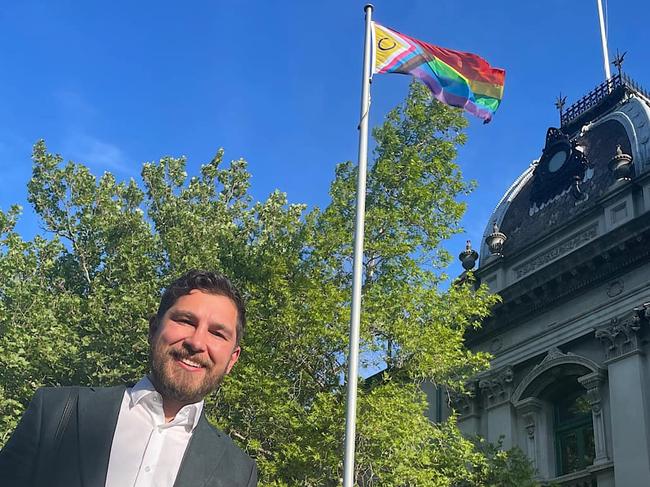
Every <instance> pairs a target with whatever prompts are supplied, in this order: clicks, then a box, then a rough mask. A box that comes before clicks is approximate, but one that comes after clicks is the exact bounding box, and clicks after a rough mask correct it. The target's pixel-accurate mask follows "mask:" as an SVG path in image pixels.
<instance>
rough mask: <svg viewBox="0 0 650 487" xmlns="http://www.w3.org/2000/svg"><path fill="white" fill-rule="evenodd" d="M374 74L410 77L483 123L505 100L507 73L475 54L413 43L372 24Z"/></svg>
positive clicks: (409, 38) (413, 41)
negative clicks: (502, 100)
mask: <svg viewBox="0 0 650 487" xmlns="http://www.w3.org/2000/svg"><path fill="white" fill-rule="evenodd" d="M373 24H374V26H373V31H372V32H373V42H372V45H373V46H374V49H373V56H374V63H373V64H374V72H375V73H400V74H410V75H412V76H415V77H416V78H418V79H419V80H421V81H422V82H423V83H424V84H425V85H427V86H428V87H429V89H430V90H431V92H432V93H433V96H435V97H436V98H437V99H438V100H440V101H441V102H443V103H445V104H447V105H451V106H453V107H460V108H463V109H465V110H466V111H468V112H469V113H472V114H474V115H476V116H477V117H479V118H481V119H483V120H484V122H485V123H487V122H489V121H490V120H492V115H493V114H494V112H495V111H496V109H497V108H498V107H499V104H500V103H501V98H503V85H504V81H505V76H506V72H505V70H503V69H500V68H493V67H492V66H490V65H489V64H488V63H487V61H486V60H485V59H483V58H481V57H479V56H477V55H476V54H471V53H468V52H461V51H454V50H452V49H445V48H444V47H438V46H434V45H432V44H428V43H426V42H422V41H419V40H417V39H413V38H412V37H409V36H406V35H404V34H400V33H399V32H396V31H394V30H392V29H389V28H387V27H384V26H382V25H379V24H377V23H376V22H373Z"/></svg>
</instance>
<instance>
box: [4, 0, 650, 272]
mask: <svg viewBox="0 0 650 487" xmlns="http://www.w3.org/2000/svg"><path fill="white" fill-rule="evenodd" d="M364 3H365V2H362V1H357V0H332V1H329V2H298V1H294V2H289V1H267V2H244V1H237V0H230V1H217V0H212V1H207V0H203V1H200V0H197V1H194V2H182V3H181V2H171V1H160V0H159V1H155V2H154V1H149V0H143V1H137V2H133V1H122V0H116V1H113V2H87V1H81V0H77V1H65V0H59V1H56V2H52V1H45V0H41V1H34V0H23V1H21V2H4V3H3V5H2V6H0V45H1V46H2V69H0V90H1V93H2V103H0V208H2V209H7V208H8V207H9V205H10V204H12V203H19V204H21V205H23V206H24V207H25V213H24V215H23V217H22V219H21V222H20V225H19V230H20V232H21V233H22V234H23V235H24V237H25V238H31V237H32V236H33V235H34V233H35V232H38V231H39V229H38V222H37V220H36V219H35V217H34V215H33V213H31V211H30V209H29V208H28V204H27V202H26V185H27V182H28V180H29V178H30V171H31V161H30V153H31V147H32V145H33V143H34V142H35V141H36V140H38V139H40V138H44V139H45V140H46V142H47V144H48V147H49V149H50V150H51V151H53V152H58V153H61V154H62V155H63V156H64V158H65V159H72V160H75V161H78V162H83V163H85V164H87V165H88V166H89V167H91V169H92V170H93V172H94V173H95V174H98V175H99V174H102V173H103V172H104V171H111V172H113V173H114V174H115V175H116V176H117V177H118V178H129V177H135V178H136V179H137V177H138V174H139V171H140V167H141V164H142V163H143V162H146V161H152V160H158V159H159V158H160V157H162V156H165V155H174V156H178V155H186V156H187V157H188V158H189V171H188V172H190V173H192V171H196V168H197V167H198V166H199V165H200V164H201V163H204V162H206V161H208V160H209V159H210V158H211V157H212V156H213V155H214V153H215V152H216V150H217V149H218V148H219V147H223V148H224V149H225V151H226V159H228V160H231V159H238V158H240V157H243V158H244V159H246V160H247V161H248V162H249V169H250V171H251V173H252V175H253V179H252V184H253V186H252V191H253V194H254V197H255V198H257V199H263V198H265V197H266V196H267V195H268V194H269V193H270V192H271V191H273V190H274V189H276V188H279V189H281V190H282V191H285V192H286V193H288V196H289V200H290V201H292V202H304V203H307V204H308V205H319V206H321V207H322V206H325V205H326V204H327V202H328V194H327V191H328V187H329V184H330V182H331V180H332V177H333V174H334V166H335V164H336V163H338V162H341V161H344V160H355V159H356V154H357V144H358V138H357V131H356V126H357V124H358V116H359V96H360V74H361V57H362V43H363V23H364V16H363V5H364ZM603 3H604V4H606V3H607V2H606V1H604V2H603ZM488 4H489V7H487V5H488ZM488 4H486V2H479V1H473V0H471V1H464V2H459V1H457V0H439V1H432V0H419V1H417V0H415V1H400V2H397V1H388V0H376V1H375V2H374V5H375V11H374V18H375V20H377V21H378V22H380V23H382V24H384V25H387V26H390V27H392V28H394V29H396V30H398V31H401V32H403V33H405V34H408V35H410V36H412V37H416V38H420V39H422V40H425V41H428V42H431V43H433V44H439V45H441V46H444V47H449V48H452V49H458V50H464V51H471V52H474V53H477V54H479V55H481V56H483V57H484V58H485V59H487V60H488V61H489V62H490V63H491V64H493V65H495V66H499V67H503V68H505V69H506V71H507V74H506V86H505V95H504V100H503V103H502V105H501V107H500V108H499V111H498V112H497V114H496V116H495V117H494V120H493V122H492V123H491V124H489V125H482V124H481V121H480V120H477V119H472V120H470V126H469V129H468V137H469V140H468V143H467V145H466V146H465V147H464V148H463V149H462V150H461V152H460V154H459V158H458V162H459V164H460V165H461V168H462V170H463V172H464V174H465V176H466V177H467V178H471V179H474V180H476V181H477V183H478V189H477V190H476V191H475V193H474V194H473V195H472V196H471V197H470V198H469V199H468V204H469V208H468V212H467V215H466V217H465V219H464V226H465V228H466V233H465V234H463V235H460V236H458V237H457V238H454V239H453V240H452V241H451V242H449V244H448V248H449V249H450V250H451V251H452V252H453V253H454V254H457V253H458V252H460V250H462V248H463V245H464V241H465V239H467V238H469V239H471V240H472V241H473V242H474V246H475V247H478V246H479V241H480V239H481V236H482V233H483V228H484V226H485V224H486V223H487V220H488V218H489V216H490V213H491V211H492V209H493V208H494V206H495V205H496V203H497V202H498V200H499V198H500V197H501V195H502V194H503V192H504V191H505V190H506V189H507V188H508V186H509V185H510V183H511V182H512V181H513V180H514V179H515V178H516V177H517V176H518V175H519V174H520V173H521V172H522V171H523V170H524V169H525V168H526V167H527V166H528V165H529V164H530V162H531V161H532V160H533V159H535V158H537V157H538V156H539V154H540V151H541V149H542V147H543V145H544V137H545V134H546V129H547V128H548V127H549V126H557V125H558V118H559V117H558V113H557V111H556V109H555V107H554V100H555V98H556V97H557V95H558V94H559V93H560V92H562V94H564V95H566V96H567V101H568V103H569V104H570V103H572V102H574V101H577V99H578V98H580V97H581V96H582V95H584V94H586V93H587V92H588V91H589V90H591V89H592V88H593V87H595V86H596V85H597V84H598V83H600V82H601V81H602V80H603V78H604V74H603V61H602V51H601V48H600V34H599V27H598V15H597V9H596V2H595V0H546V1H544V2H526V1H511V0H503V1H500V0H495V1H493V2H488ZM607 14H608V34H609V48H610V54H611V56H613V54H614V52H615V51H616V49H617V48H618V49H620V50H621V51H628V54H627V57H626V62H625V66H624V70H625V71H626V72H627V73H628V74H629V75H631V76H632V77H633V78H634V79H636V80H637V81H638V82H640V83H641V84H642V85H644V86H646V87H650V63H648V47H647V46H650V29H648V28H647V24H648V20H650V2H648V1H647V0H630V1H625V0H619V1H618V2H611V3H610V4H609V5H608V8H607ZM408 83H409V78H408V77H407V76H399V75H382V76H376V77H375V78H374V82H373V86H372V107H371V112H370V122H371V126H374V125H378V124H379V123H381V121H382V119H383V117H384V116H385V114H386V113H387V112H388V110H389V109H390V108H391V107H392V106H394V105H395V104H397V103H399V102H400V101H401V100H402V99H403V98H404V96H405V95H406V93H407V89H408ZM460 270H461V269H460V266H459V265H458V264H455V265H454V267H452V269H451V273H452V274H457V273H459V272H460Z"/></svg>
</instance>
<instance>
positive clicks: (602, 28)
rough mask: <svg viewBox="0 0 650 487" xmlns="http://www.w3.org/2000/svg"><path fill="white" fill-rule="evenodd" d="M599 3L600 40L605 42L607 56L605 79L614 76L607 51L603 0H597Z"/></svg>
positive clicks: (604, 50)
mask: <svg viewBox="0 0 650 487" xmlns="http://www.w3.org/2000/svg"><path fill="white" fill-rule="evenodd" d="M596 2H597V3H598V18H599V20H600V40H601V42H602V43H603V57H604V58H605V81H607V80H608V79H609V78H611V77H612V74H611V73H610V71H609V52H607V33H606V32H605V19H604V18H603V1H602V0H596Z"/></svg>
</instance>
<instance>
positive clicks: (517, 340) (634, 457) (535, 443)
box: [453, 72, 650, 487]
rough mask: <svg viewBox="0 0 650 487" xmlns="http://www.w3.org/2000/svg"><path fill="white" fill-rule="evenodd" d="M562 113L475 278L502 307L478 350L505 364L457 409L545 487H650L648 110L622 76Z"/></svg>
mask: <svg viewBox="0 0 650 487" xmlns="http://www.w3.org/2000/svg"><path fill="white" fill-rule="evenodd" d="M562 104H563V102H561V103H560V111H561V126H560V127H559V128H550V129H548V132H547V135H546V145H545V147H544V149H543V151H542V154H541V155H540V157H539V159H538V160H536V161H534V162H533V163H532V164H531V165H530V167H528V168H527V169H526V170H525V171H524V172H523V174H522V175H521V176H520V177H519V178H518V179H517V180H516V181H515V182H514V184H512V186H511V187H510V188H509V189H508V190H507V191H506V193H505V194H504V196H503V198H502V199H501V201H500V203H499V204H498V206H497V208H496V209H495V211H494V213H493V215H492V217H491V219H490V221H489V222H488V224H487V227H486V231H485V235H484V241H483V243H482V246H481V248H480V265H479V267H478V268H477V269H476V270H475V275H476V277H477V279H478V281H479V282H481V283H485V284H487V285H488V286H489V288H490V289H491V290H492V291H493V292H496V293H499V294H500V295H501V297H502V302H501V303H500V304H499V305H498V306H497V307H496V308H495V310H494V312H493V314H492V316H491V317H490V318H489V319H487V320H486V322H485V323H484V326H483V327H482V328H481V329H480V330H477V331H473V332H472V333H471V334H470V335H468V336H467V344H468V346H469V347H470V348H472V349H473V350H476V351H479V350H481V351H487V352H490V353H491V354H492V355H493V357H494V358H493V360H492V365H491V369H490V370H489V371H488V372H486V373H484V374H482V375H481V376H479V377H477V378H476V380H475V381H473V382H472V383H471V384H470V389H471V391H472V395H471V396H469V397H468V396H463V397H458V398H457V399H456V400H455V401H454V402H453V407H454V408H455V409H456V411H457V412H458V414H459V424H460V427H461V429H462V430H463V431H464V432H466V433H468V434H480V435H482V436H483V437H485V438H487V439H488V440H490V441H493V442H496V441H498V440H499V439H500V438H502V440H503V445H504V447H506V448H508V447H511V446H519V447H520V448H521V449H522V450H523V451H524V452H525V453H526V454H527V455H528V457H529V458H530V460H531V461H532V462H533V464H534V466H535V468H536V469H537V472H538V477H539V479H540V481H542V483H548V482H557V483H558V484H559V485H562V486H579V487H587V486H589V487H592V486H598V487H608V486H617V487H635V486H639V487H642V486H648V485H650V366H649V364H648V352H649V351H650V345H649V344H648V340H649V338H650V333H648V329H649V328H650V97H648V95H647V93H645V92H644V91H643V90H642V89H641V88H639V87H638V86H637V85H636V84H634V83H633V82H632V81H631V80H630V79H629V78H627V77H626V76H625V75H624V74H621V73H620V72H619V74H618V75H616V76H614V77H612V78H610V80H609V81H608V82H606V83H604V84H603V85H601V86H599V87H597V88H596V89H595V90H594V91H592V92H591V93H589V94H588V95H587V96H586V97H584V98H583V99H582V100H580V101H579V102H578V103H576V104H575V105H573V106H571V107H569V108H568V109H567V110H566V111H564V110H562V107H561V105H562ZM472 254H473V255H472ZM460 257H461V260H464V261H465V262H464V264H467V265H465V267H466V268H471V265H472V262H471V261H472V260H473V258H475V257H476V252H474V251H472V250H471V249H470V248H469V247H468V249H467V250H466V251H465V252H463V253H462V254H461V256H460Z"/></svg>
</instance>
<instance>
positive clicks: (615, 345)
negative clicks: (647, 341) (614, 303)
mask: <svg viewBox="0 0 650 487" xmlns="http://www.w3.org/2000/svg"><path fill="white" fill-rule="evenodd" d="M649 321H650V303H644V304H643V305H641V306H639V307H637V308H634V310H633V312H632V316H631V317H629V318H626V319H619V318H612V320H611V321H610V323H609V325H607V326H605V327H603V328H600V329H598V330H596V333H595V336H596V338H598V339H599V340H600V341H601V342H602V343H603V345H605V357H606V358H607V360H613V359H616V358H619V357H621V356H623V355H625V354H627V353H633V352H638V351H640V346H641V335H642V331H643V329H644V328H646V327H647V325H648V322H649Z"/></svg>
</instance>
